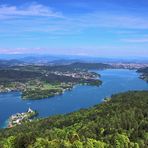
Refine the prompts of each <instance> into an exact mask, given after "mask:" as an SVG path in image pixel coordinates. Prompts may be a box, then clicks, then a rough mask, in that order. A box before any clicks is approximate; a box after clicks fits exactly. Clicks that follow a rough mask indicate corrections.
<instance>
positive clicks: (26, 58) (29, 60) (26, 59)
mask: <svg viewBox="0 0 148 148" xmlns="http://www.w3.org/2000/svg"><path fill="white" fill-rule="evenodd" d="M75 62H87V63H148V58H147V57H145V58H139V57H135V58H119V57H118V58H117V57H114V58H113V57H109V58H106V57H104V58H103V57H89V56H65V55H27V54H25V55H22V54H20V55H19V54H17V55H0V64H1V65H4V66H5V65H16V64H17V65H18V64H50V65H65V64H66V65H67V64H71V63H75Z"/></svg>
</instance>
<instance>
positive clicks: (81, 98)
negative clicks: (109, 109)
mask: <svg viewBox="0 0 148 148" xmlns="http://www.w3.org/2000/svg"><path fill="white" fill-rule="evenodd" d="M96 72H98V73H100V74H101V80H102V81H103V84H102V85H101V86H100V87H96V86H81V85H78V86H76V87H75V88H74V89H72V91H67V92H65V93H64V94H63V95H59V96H55V97H52V98H49V99H43V100H36V101H24V100H22V99H21V97H20V93H19V92H11V93H1V94H0V127H1V128H2V127H4V126H5V125H6V122H7V119H8V118H9V117H10V116H11V115H12V114H15V113H17V112H25V111H26V110H27V109H28V108H29V107H31V108H32V109H34V110H37V111H38V112H39V116H40V117H47V116H51V115H56V114H64V113H69V112H72V111H76V110H78V109H80V108H88V107H90V106H93V105H95V104H98V103H100V102H101V101H102V100H103V99H104V98H105V97H109V96H111V95H112V94H114V93H119V92H125V91H128V90H148V83H146V82H145V81H143V80H141V79H139V78H138V77H139V74H138V73H136V71H135V70H126V69H108V70H102V71H96Z"/></svg>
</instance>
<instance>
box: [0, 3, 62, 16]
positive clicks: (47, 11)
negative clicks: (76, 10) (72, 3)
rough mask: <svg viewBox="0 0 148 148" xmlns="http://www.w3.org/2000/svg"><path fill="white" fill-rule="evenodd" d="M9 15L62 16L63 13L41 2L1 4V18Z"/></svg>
mask: <svg viewBox="0 0 148 148" xmlns="http://www.w3.org/2000/svg"><path fill="white" fill-rule="evenodd" d="M8 16H9V17H10V16H46V17H62V14H61V13H60V12H55V11H53V10H52V9H51V8H49V7H46V6H43V5H41V4H31V5H29V6H27V7H25V6H23V7H16V6H8V5H0V18H5V17H8Z"/></svg>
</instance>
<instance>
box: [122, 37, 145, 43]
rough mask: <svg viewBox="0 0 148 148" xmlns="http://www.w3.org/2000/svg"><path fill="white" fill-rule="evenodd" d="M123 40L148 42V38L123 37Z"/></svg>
mask: <svg viewBox="0 0 148 148" xmlns="http://www.w3.org/2000/svg"><path fill="white" fill-rule="evenodd" d="M121 41H124V42H128V43H148V38H127V39H121Z"/></svg>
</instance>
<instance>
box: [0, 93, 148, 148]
mask: <svg viewBox="0 0 148 148" xmlns="http://www.w3.org/2000/svg"><path fill="white" fill-rule="evenodd" d="M90 99H91V98H90ZM147 147H148V91H129V92H127V93H121V94H116V95H113V96H112V97H111V98H106V99H104V101H103V102H102V103H101V104H99V105H95V106H94V107H91V108H89V109H81V110H79V111H76V112H74V113H70V114H66V115H57V116H53V117H48V118H46V119H36V120H34V121H32V122H28V123H24V124H22V125H21V126H16V127H14V128H11V129H3V130H1V131H0V148H147Z"/></svg>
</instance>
